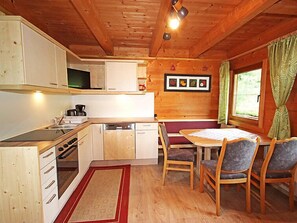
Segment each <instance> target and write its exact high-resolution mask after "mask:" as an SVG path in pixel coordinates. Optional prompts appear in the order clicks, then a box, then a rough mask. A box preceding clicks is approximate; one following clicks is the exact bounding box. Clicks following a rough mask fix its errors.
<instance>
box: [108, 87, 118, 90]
mask: <svg viewBox="0 0 297 223" xmlns="http://www.w3.org/2000/svg"><path fill="white" fill-rule="evenodd" d="M108 90H116V88H114V87H109V88H108Z"/></svg>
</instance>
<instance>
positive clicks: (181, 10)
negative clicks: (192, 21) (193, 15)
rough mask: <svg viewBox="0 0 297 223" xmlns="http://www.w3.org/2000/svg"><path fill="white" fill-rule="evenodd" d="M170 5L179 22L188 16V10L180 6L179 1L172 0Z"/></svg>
mask: <svg viewBox="0 0 297 223" xmlns="http://www.w3.org/2000/svg"><path fill="white" fill-rule="evenodd" d="M171 4H172V7H173V9H174V10H175V11H176V12H177V14H178V17H179V19H180V20H182V19H184V18H185V17H186V16H187V15H188V13H189V11H188V9H186V8H185V7H184V6H182V4H181V3H180V1H179V0H172V1H171Z"/></svg>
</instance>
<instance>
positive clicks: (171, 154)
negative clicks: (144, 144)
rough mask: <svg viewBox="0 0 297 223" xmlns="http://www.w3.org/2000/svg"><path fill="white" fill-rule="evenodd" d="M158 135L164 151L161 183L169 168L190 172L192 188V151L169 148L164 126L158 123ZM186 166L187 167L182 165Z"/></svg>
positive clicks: (191, 185)
mask: <svg viewBox="0 0 297 223" xmlns="http://www.w3.org/2000/svg"><path fill="white" fill-rule="evenodd" d="M159 136H160V139H161V142H162V148H163V152H164V167H163V182H162V183H163V185H165V177H166V174H167V172H168V171H169V170H174V171H186V172H190V187H191V189H193V188H194V182H193V181H194V151H193V150H189V149H178V148H171V146H170V142H169V138H168V134H167V131H166V127H165V125H164V124H161V123H160V124H159ZM184 166H186V167H187V166H188V168H186V167H184Z"/></svg>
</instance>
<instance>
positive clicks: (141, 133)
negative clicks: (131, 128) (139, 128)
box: [137, 132, 145, 135]
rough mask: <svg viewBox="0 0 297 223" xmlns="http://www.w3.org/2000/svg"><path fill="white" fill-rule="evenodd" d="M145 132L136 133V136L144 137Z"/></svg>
mask: <svg viewBox="0 0 297 223" xmlns="http://www.w3.org/2000/svg"><path fill="white" fill-rule="evenodd" d="M144 134H145V132H137V135H144Z"/></svg>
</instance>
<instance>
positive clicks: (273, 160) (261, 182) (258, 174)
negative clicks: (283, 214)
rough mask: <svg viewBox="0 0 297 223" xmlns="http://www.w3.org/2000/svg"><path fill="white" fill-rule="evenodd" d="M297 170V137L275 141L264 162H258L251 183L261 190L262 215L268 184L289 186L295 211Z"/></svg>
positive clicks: (290, 201) (291, 207)
mask: <svg viewBox="0 0 297 223" xmlns="http://www.w3.org/2000/svg"><path fill="white" fill-rule="evenodd" d="M296 169H297V137H292V138H290V139H286V140H276V139H273V140H272V141H271V143H270V146H269V149H268V152H267V154H266V157H265V159H264V160H256V161H255V163H254V166H253V169H252V179H251V183H252V184H253V185H254V186H256V187H257V188H258V189H260V206H261V213H262V214H265V194H266V191H265V189H266V183H286V184H288V185H289V205H290V210H291V211H293V210H294V176H295V172H296Z"/></svg>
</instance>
